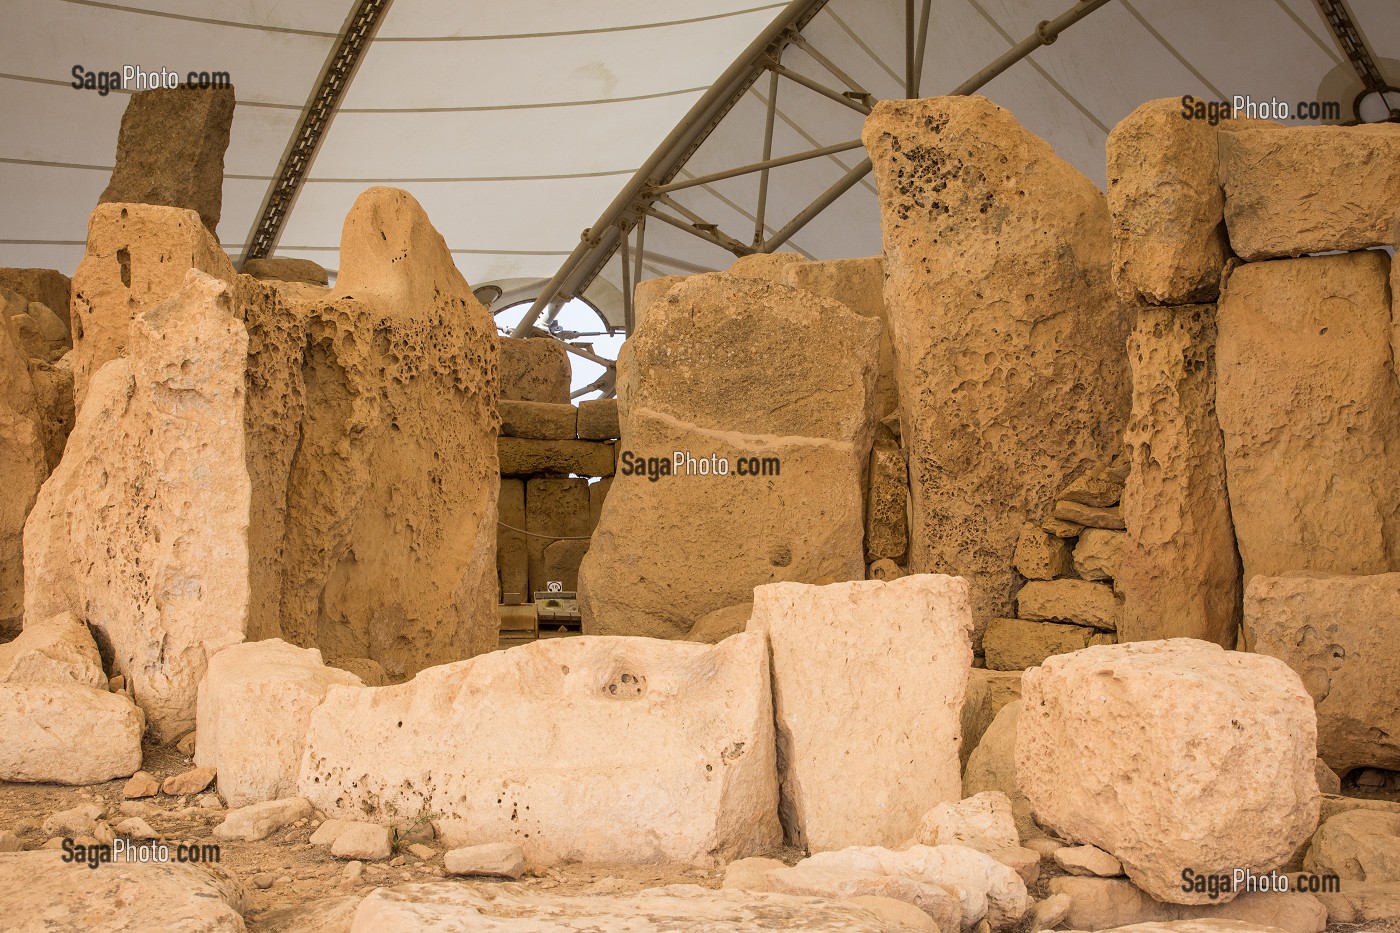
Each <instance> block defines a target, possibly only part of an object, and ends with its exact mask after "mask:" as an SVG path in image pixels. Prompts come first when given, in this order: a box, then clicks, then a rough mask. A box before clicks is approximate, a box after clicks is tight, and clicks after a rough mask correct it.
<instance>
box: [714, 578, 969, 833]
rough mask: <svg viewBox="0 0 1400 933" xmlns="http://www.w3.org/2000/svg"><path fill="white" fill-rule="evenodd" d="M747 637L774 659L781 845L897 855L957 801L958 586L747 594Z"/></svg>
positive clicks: (963, 644)
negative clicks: (932, 811) (870, 848)
mask: <svg viewBox="0 0 1400 933" xmlns="http://www.w3.org/2000/svg"><path fill="white" fill-rule="evenodd" d="M748 631H750V632H762V633H764V634H765V635H766V636H767V637H768V641H769V644H770V646H771V651H772V654H773V661H772V669H773V704H774V715H775V717H776V721H777V740H778V767H779V776H780V778H781V780H782V818H783V828H784V831H785V833H786V835H787V839H788V842H789V843H790V844H792V845H795V846H798V847H799V848H803V849H807V850H808V851H811V852H822V851H828V850H832V849H841V848H844V847H846V846H852V845H877V846H890V847H895V846H899V845H900V844H902V843H904V842H906V841H908V840H909V839H911V838H913V837H914V835H915V833H916V832H917V830H918V828H919V821H920V819H921V818H922V816H923V815H924V813H925V812H926V811H927V810H928V808H929V807H931V806H933V805H934V804H936V803H942V802H956V801H958V800H960V799H961V798H962V777H961V767H960V765H961V762H960V760H959V758H958V742H959V737H960V733H961V729H962V719H961V716H962V706H963V700H964V697H965V695H966V693H967V679H968V673H967V672H968V668H969V666H970V665H971V663H972V645H971V640H970V639H971V632H972V610H971V608H970V606H969V604H968V588H967V584H966V583H965V582H964V581H962V580H958V579H956V578H953V577H943V576H936V575H930V574H917V575H914V576H908V577H902V578H901V579H898V580H895V581H892V582H889V583H886V582H884V581H881V580H869V581H865V580H860V581H855V582H851V583H833V584H831V585H828V586H809V585H804V584H801V583H775V584H771V585H768V586H760V587H758V588H757V589H755V590H754V602H753V615H752V617H751V618H750V620H749V623H748ZM725 643H726V644H727V642H725ZM836 684H840V685H841V686H840V687H839V688H837V687H835V686H834V685H836Z"/></svg>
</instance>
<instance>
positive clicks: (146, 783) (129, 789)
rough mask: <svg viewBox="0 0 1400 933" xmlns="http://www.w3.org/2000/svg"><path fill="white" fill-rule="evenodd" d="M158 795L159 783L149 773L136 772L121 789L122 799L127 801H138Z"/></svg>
mask: <svg viewBox="0 0 1400 933" xmlns="http://www.w3.org/2000/svg"><path fill="white" fill-rule="evenodd" d="M158 793H160V782H159V781H157V780H156V778H155V775H153V774H151V773H150V772H149V771H137V772H136V773H135V774H133V775H132V776H131V779H130V780H128V781H127V782H126V784H125V785H123V787H122V797H124V798H125V799H127V800H140V799H141V798H143V797H154V796H155V795H156V794H158Z"/></svg>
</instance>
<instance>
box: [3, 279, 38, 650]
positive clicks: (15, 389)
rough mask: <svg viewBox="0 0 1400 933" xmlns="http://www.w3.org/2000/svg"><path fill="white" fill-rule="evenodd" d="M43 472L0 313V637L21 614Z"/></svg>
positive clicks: (28, 391)
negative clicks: (27, 536)
mask: <svg viewBox="0 0 1400 933" xmlns="http://www.w3.org/2000/svg"><path fill="white" fill-rule="evenodd" d="M3 301H4V299H3V298H0V305H3ZM0 310H3V307H0ZM48 473H49V467H48V461H47V459H46V455H45V450H44V435H43V431H42V428H41V415H40V410H39V400H38V397H37V395H36V393H35V391H34V383H33V381H32V380H31V378H30V369H29V362H28V360H27V359H26V357H25V353H24V348H23V347H22V346H21V344H20V338H19V332H18V330H17V329H16V327H15V324H14V322H13V321H11V320H10V319H9V317H8V316H5V315H3V314H0V483H3V485H4V490H5V494H4V496H3V497H0V636H12V635H15V634H17V633H18V631H19V628H20V625H21V622H22V620H23V617H24V522H25V519H26V518H28V516H29V511H30V509H32V508H33V507H34V501H35V499H36V498H37V497H38V495H39V487H40V486H42V485H43V483H44V479H45V478H46V477H47V476H48Z"/></svg>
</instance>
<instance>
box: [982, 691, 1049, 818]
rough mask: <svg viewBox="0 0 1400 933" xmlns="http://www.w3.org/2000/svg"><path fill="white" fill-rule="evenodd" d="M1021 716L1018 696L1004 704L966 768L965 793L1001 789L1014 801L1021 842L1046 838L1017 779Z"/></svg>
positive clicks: (1012, 805)
mask: <svg viewBox="0 0 1400 933" xmlns="http://www.w3.org/2000/svg"><path fill="white" fill-rule="evenodd" d="M1020 717H1021V700H1020V699H1019V698H1018V699H1016V700H1013V701H1012V702H1010V703H1007V704H1006V705H1005V706H1003V707H1002V708H1001V709H1000V710H999V711H998V712H997V714H996V716H995V717H994V718H993V719H992V723H991V725H989V726H988V727H987V731H986V732H985V733H984V734H983V735H982V740H981V741H980V742H978V743H977V747H976V748H975V749H973V751H972V754H971V756H969V757H968V759H967V767H966V768H965V769H964V770H963V795H964V796H966V797H972V796H975V795H976V794H980V793H983V792H985V791H999V792H1001V793H1003V794H1005V795H1006V797H1007V799H1008V800H1010V801H1011V815H1012V817H1013V818H1014V819H1015V820H1016V832H1017V833H1019V834H1020V836H1021V840H1022V842H1024V843H1026V844H1030V842H1031V841H1032V840H1035V839H1037V838H1044V836H1045V832H1044V831H1043V830H1042V829H1041V828H1040V827H1039V826H1038V825H1036V822H1035V819H1034V818H1033V816H1032V813H1031V804H1030V801H1029V800H1027V799H1026V795H1025V794H1024V793H1023V792H1022V791H1021V786H1020V784H1019V783H1018V782H1017V780H1016V726H1017V723H1018V722H1019V721H1020Z"/></svg>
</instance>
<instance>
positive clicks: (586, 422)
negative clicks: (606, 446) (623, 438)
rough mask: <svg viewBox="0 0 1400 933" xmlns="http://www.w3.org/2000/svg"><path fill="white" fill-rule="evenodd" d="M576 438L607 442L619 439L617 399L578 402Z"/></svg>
mask: <svg viewBox="0 0 1400 933" xmlns="http://www.w3.org/2000/svg"><path fill="white" fill-rule="evenodd" d="M578 436H579V437H580V438H581V439H583V440H590V441H607V440H612V439H614V438H616V437H619V436H620V428H619V426H618V416H617V399H615V398H596V399H586V400H584V401H582V402H579V403H578Z"/></svg>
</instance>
